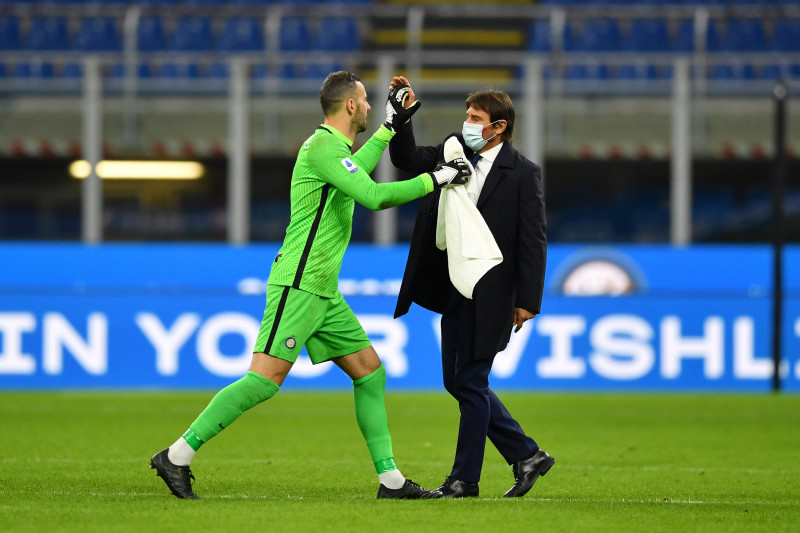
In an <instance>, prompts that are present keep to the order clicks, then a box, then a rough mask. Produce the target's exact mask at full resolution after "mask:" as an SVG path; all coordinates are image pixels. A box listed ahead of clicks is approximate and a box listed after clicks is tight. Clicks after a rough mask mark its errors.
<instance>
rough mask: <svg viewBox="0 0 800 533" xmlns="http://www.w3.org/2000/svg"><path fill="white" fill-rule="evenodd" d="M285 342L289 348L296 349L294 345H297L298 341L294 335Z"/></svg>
mask: <svg viewBox="0 0 800 533" xmlns="http://www.w3.org/2000/svg"><path fill="white" fill-rule="evenodd" d="M283 344H284V345H286V348H288V349H289V350H294V347H295V346H297V341H296V340H295V338H294V337H289V338H287V339H286V341H285V342H284V343H283Z"/></svg>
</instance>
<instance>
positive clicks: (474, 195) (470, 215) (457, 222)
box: [436, 137, 503, 299]
mask: <svg viewBox="0 0 800 533" xmlns="http://www.w3.org/2000/svg"><path fill="white" fill-rule="evenodd" d="M457 157H463V158H464V159H465V160H466V156H465V155H464V149H463V148H462V147H461V143H459V142H458V139H456V138H455V137H450V138H449V139H447V141H445V143H444V158H445V160H446V161H452V160H453V159H456V158H457ZM470 168H471V169H472V165H470ZM477 187H478V184H477V180H476V179H475V169H472V177H471V178H470V180H469V182H467V185H466V186H458V185H455V186H453V187H446V188H445V189H444V190H442V194H441V196H439V218H438V220H437V223H436V247H437V248H439V249H440V250H445V249H446V250H447V263H448V270H449V273H450V281H451V282H452V283H453V285H454V286H455V288H456V289H458V292H460V293H461V294H463V295H464V297H465V298H469V299H472V291H473V290H474V289H475V285H476V284H477V283H478V281H479V280H480V279H481V278H482V277H483V275H484V274H486V273H487V272H488V271H489V269H491V268H492V267H494V266H495V265H498V264H500V263H501V262H502V261H503V254H502V253H500V248H498V247H497V243H496V242H495V240H494V236H493V235H492V232H491V231H490V230H489V227H488V226H487V225H486V221H485V220H483V217H482V216H481V213H480V211H478V208H477V207H475V204H477V202H478V188H477Z"/></svg>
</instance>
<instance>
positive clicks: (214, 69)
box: [208, 63, 231, 79]
mask: <svg viewBox="0 0 800 533" xmlns="http://www.w3.org/2000/svg"><path fill="white" fill-rule="evenodd" d="M230 75H231V69H230V67H229V66H228V64H227V63H212V64H211V66H210V67H208V77H209V78H215V79H227V78H229V77H230Z"/></svg>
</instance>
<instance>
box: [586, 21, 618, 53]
mask: <svg viewBox="0 0 800 533" xmlns="http://www.w3.org/2000/svg"><path fill="white" fill-rule="evenodd" d="M579 49H580V50H583V51H587V52H613V51H617V50H621V49H622V38H621V36H620V31H619V24H618V23H617V21H616V20H614V19H610V18H599V19H589V20H587V21H586V22H585V23H584V24H583V32H582V34H581V42H580V45H579Z"/></svg>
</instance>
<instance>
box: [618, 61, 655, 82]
mask: <svg viewBox="0 0 800 533" xmlns="http://www.w3.org/2000/svg"><path fill="white" fill-rule="evenodd" d="M657 77H658V71H657V70H656V66H655V65H653V64H652V63H635V64H625V65H620V66H619V69H618V70H617V78H619V79H621V80H654V79H656V78H657Z"/></svg>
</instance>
